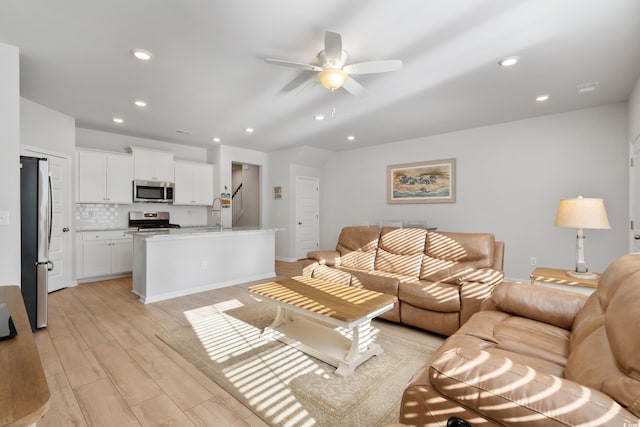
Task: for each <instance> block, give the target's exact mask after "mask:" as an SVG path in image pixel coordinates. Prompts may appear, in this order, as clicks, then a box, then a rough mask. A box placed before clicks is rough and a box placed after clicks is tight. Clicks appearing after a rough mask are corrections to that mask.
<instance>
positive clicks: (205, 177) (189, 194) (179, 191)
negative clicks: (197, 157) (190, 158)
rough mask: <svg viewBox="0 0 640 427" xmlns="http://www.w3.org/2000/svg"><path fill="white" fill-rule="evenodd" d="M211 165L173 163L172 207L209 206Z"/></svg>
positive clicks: (211, 184)
mask: <svg viewBox="0 0 640 427" xmlns="http://www.w3.org/2000/svg"><path fill="white" fill-rule="evenodd" d="M212 202H213V165H210V164H208V163H192V162H175V188H174V201H173V204H174V205H211V203H212Z"/></svg>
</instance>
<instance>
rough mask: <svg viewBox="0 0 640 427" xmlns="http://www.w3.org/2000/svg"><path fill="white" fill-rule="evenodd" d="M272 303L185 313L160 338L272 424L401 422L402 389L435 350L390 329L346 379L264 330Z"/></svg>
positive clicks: (380, 335) (230, 305) (271, 316)
mask: <svg viewBox="0 0 640 427" xmlns="http://www.w3.org/2000/svg"><path fill="white" fill-rule="evenodd" d="M275 313H276V308H275V306H274V305H272V304H270V303H267V302H260V303H255V304H251V305H242V304H241V303H239V302H237V301H235V302H233V301H232V302H230V303H227V304H218V305H211V306H206V307H201V308H199V309H196V310H191V311H189V312H186V313H185V315H187V318H188V320H189V322H190V323H191V326H188V327H183V328H179V329H176V330H173V331H168V332H163V333H160V334H158V337H159V338H160V339H161V340H162V341H164V342H165V343H167V344H168V345H169V346H170V347H171V348H173V349H174V350H175V351H176V352H178V353H179V354H180V355H181V356H182V357H184V358H185V359H186V360H187V361H189V362H190V363H191V364H193V365H194V366H195V367H196V368H198V369H199V370H200V371H201V372H203V373H204V374H205V375H207V376H208V377H209V378H211V379H212V380H213V381H215V382H216V383H217V384H218V385H220V386H221V387H222V388H224V389H225V390H226V391H227V392H228V393H229V394H231V395H232V396H234V397H235V398H236V399H238V400H239V401H240V402H242V403H243V404H244V405H245V406H247V407H248V408H250V409H251V410H252V411H253V412H254V413H255V414H256V415H258V416H259V417H260V418H261V419H262V420H264V421H265V422H266V423H267V424H269V425H271V426H283V427H284V426H286V427H289V426H291V427H293V426H332V427H335V426H349V427H354V426H367V427H372V426H384V425H387V424H389V423H393V422H397V421H398V415H399V411H400V400H401V397H402V391H403V390H404V388H405V386H406V384H407V382H408V381H409V379H410V378H411V376H412V375H413V374H414V373H415V372H416V371H417V370H418V369H419V368H420V367H421V366H422V365H423V364H424V363H425V361H426V360H427V358H428V357H429V355H430V354H432V353H433V351H434V349H433V348H431V347H427V346H424V345H420V344H417V343H414V342H409V341H407V340H404V339H401V338H398V337H393V336H390V335H388V334H384V333H382V332H380V331H379V330H377V329H376V333H377V336H376V342H377V343H379V344H380V345H381V346H382V348H383V349H384V353H382V354H381V355H379V356H376V357H373V358H372V359H370V360H368V361H367V362H365V363H364V364H362V365H361V366H359V367H358V368H357V369H356V370H355V373H354V374H353V376H351V377H348V378H342V377H339V376H337V375H335V374H334V370H335V368H334V367H332V366H330V365H328V364H326V363H324V362H322V361H320V360H318V359H315V358H313V357H311V356H308V355H306V354H304V353H302V352H300V351H298V350H296V349H295V348H293V347H291V346H288V345H285V344H282V343H280V342H279V341H272V340H265V339H263V338H261V337H260V333H261V330H262V328H264V327H265V326H268V325H269V324H270V323H271V321H272V320H273V319H274V317H275Z"/></svg>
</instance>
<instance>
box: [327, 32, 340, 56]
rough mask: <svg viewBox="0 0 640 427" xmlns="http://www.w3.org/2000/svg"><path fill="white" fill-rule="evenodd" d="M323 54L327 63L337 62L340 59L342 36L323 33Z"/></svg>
mask: <svg viewBox="0 0 640 427" xmlns="http://www.w3.org/2000/svg"><path fill="white" fill-rule="evenodd" d="M324 54H325V57H326V58H327V60H328V61H335V62H339V61H340V58H342V36H341V35H340V34H339V33H334V32H333V31H327V32H326V33H324Z"/></svg>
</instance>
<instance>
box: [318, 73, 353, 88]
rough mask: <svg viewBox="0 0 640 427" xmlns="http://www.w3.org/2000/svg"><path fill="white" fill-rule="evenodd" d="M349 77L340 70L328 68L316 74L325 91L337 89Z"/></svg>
mask: <svg viewBox="0 0 640 427" xmlns="http://www.w3.org/2000/svg"><path fill="white" fill-rule="evenodd" d="M348 78H349V75H348V74H347V73H345V72H344V71H342V70H334V69H332V68H328V69H326V70H322V71H320V72H319V73H318V80H320V83H322V85H323V86H324V87H326V88H327V89H339V88H340V87H342V85H343V84H344V82H345V80H347V79H348Z"/></svg>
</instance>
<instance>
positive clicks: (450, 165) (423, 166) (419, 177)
mask: <svg viewBox="0 0 640 427" xmlns="http://www.w3.org/2000/svg"><path fill="white" fill-rule="evenodd" d="M455 201H456V159H445V160H434V161H429V162H419V163H407V164H403V165H391V166H387V203H388V204H394V203H455Z"/></svg>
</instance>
